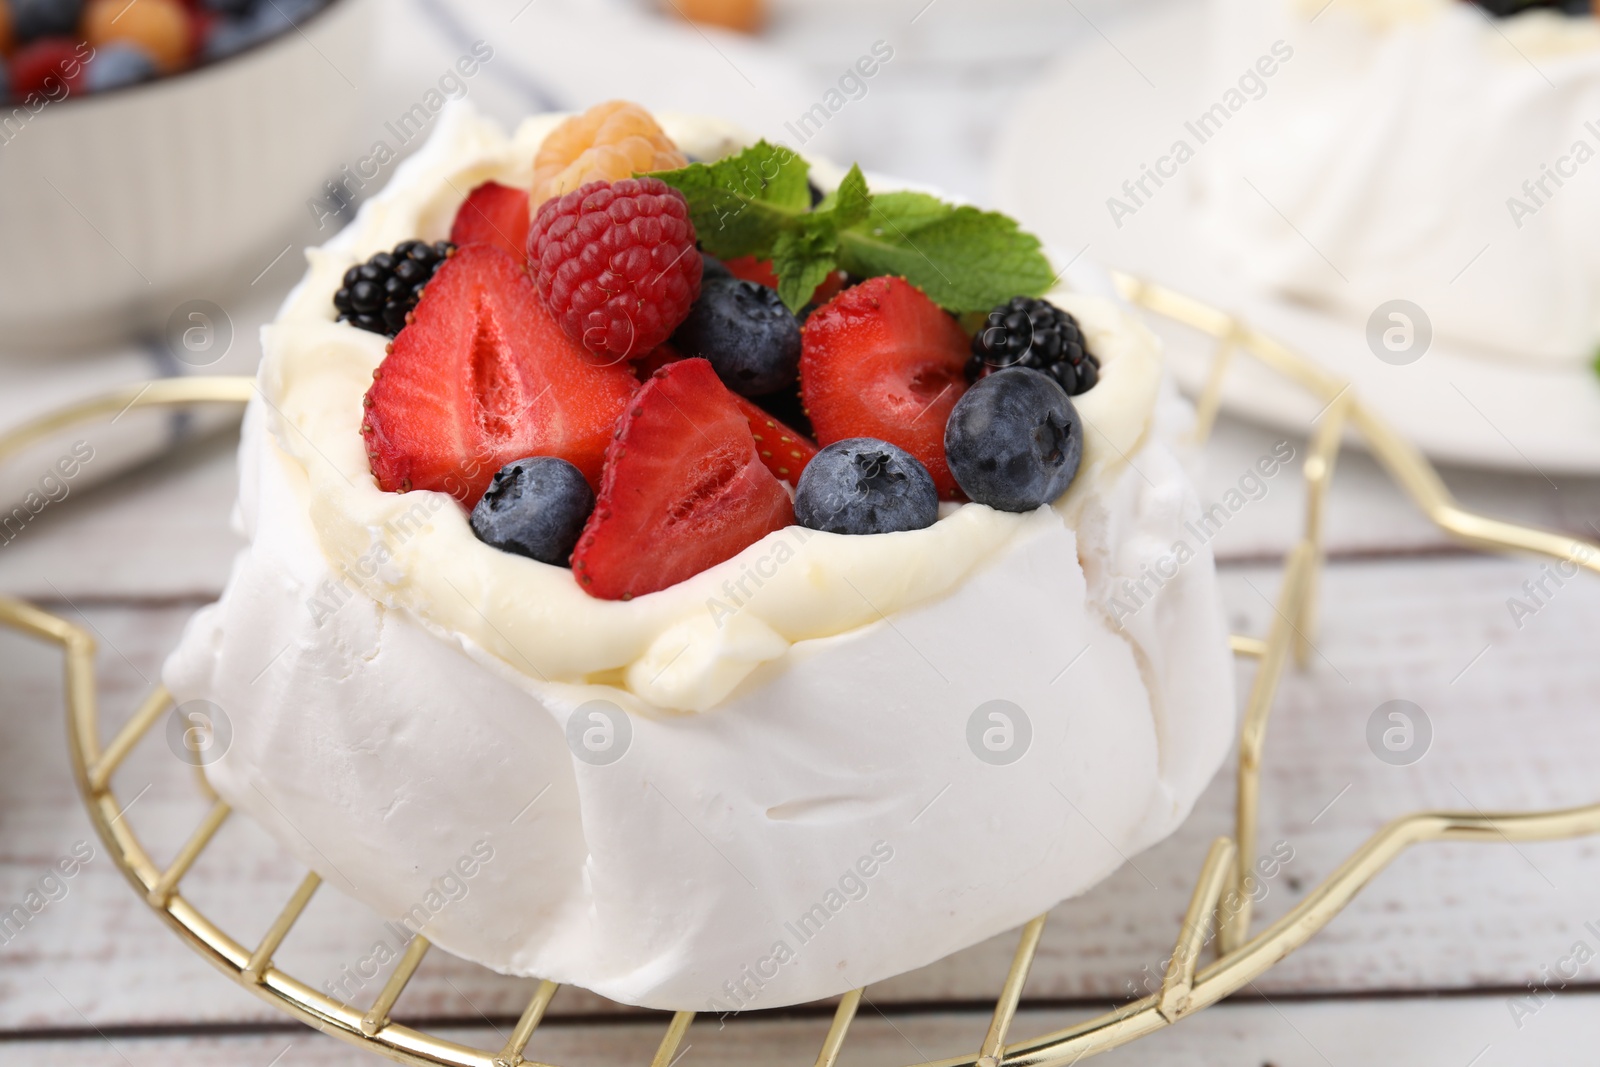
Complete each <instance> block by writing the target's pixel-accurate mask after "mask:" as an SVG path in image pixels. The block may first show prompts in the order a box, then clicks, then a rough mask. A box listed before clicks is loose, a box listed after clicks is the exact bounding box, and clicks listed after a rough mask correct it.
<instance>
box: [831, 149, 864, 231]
mask: <svg viewBox="0 0 1600 1067" xmlns="http://www.w3.org/2000/svg"><path fill="white" fill-rule="evenodd" d="M817 206H818V208H819V209H821V208H822V207H823V206H824V205H822V204H819V205H817ZM826 206H827V207H828V208H829V209H830V210H831V211H832V213H833V221H834V224H835V225H837V226H838V227H839V229H841V230H847V229H849V228H850V227H851V226H854V225H856V224H857V223H861V222H865V221H866V219H867V216H868V215H869V214H871V212H872V194H871V193H870V192H868V191H867V179H866V178H865V177H864V176H863V175H862V173H861V168H860V167H859V166H856V165H854V164H852V165H851V167H850V173H849V174H846V175H845V176H844V181H842V182H840V183H839V188H837V189H835V190H834V191H833V192H832V193H830V194H828V203H827V205H826Z"/></svg>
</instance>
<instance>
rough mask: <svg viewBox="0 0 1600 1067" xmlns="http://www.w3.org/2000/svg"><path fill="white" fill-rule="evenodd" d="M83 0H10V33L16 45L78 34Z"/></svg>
mask: <svg viewBox="0 0 1600 1067" xmlns="http://www.w3.org/2000/svg"><path fill="white" fill-rule="evenodd" d="M82 15H83V0H11V33H12V36H13V37H14V38H15V39H16V42H17V44H19V45H23V44H27V43H28V42H29V41H37V40H39V39H41V38H44V37H71V36H72V35H73V34H75V33H77V32H78V19H79V18H80V17H81V16H82Z"/></svg>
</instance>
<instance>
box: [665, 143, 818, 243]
mask: <svg viewBox="0 0 1600 1067" xmlns="http://www.w3.org/2000/svg"><path fill="white" fill-rule="evenodd" d="M809 170H810V166H809V164H807V163H806V161H805V160H803V159H801V158H800V157H799V156H797V155H795V153H794V152H792V151H790V150H789V149H787V148H784V147H782V146H781V145H776V146H775V145H771V144H768V143H767V142H766V141H761V142H759V143H757V144H755V145H752V146H751V147H749V148H746V149H745V150H744V151H743V152H740V153H739V154H738V155H736V156H729V157H727V158H726V159H719V160H717V161H716V162H715V163H691V164H689V166H687V167H684V168H683V169H681V170H670V171H660V172H658V173H656V174H654V175H652V177H655V178H660V179H661V180H662V181H664V182H666V183H667V184H668V185H670V186H672V187H673V188H674V189H676V190H678V191H679V192H680V193H682V194H683V196H684V199H686V200H688V202H689V217H690V219H691V220H693V222H694V228H695V234H696V235H697V236H698V237H699V239H700V244H701V245H702V246H703V247H704V248H705V250H706V251H707V252H710V253H711V254H712V255H714V256H719V257H722V258H724V259H731V258H733V257H736V256H757V257H759V258H761V259H766V258H767V257H769V256H770V255H772V253H773V248H774V246H775V245H776V244H777V241H778V235H779V234H780V233H781V232H782V231H783V229H784V226H785V225H786V224H787V223H788V222H789V221H790V220H792V219H794V218H796V217H799V216H802V215H805V214H806V213H807V211H808V210H809V208H810V206H811V193H810V190H809V188H808V187H807V185H806V173H807V172H808V171H809Z"/></svg>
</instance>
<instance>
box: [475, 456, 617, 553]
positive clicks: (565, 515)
mask: <svg viewBox="0 0 1600 1067" xmlns="http://www.w3.org/2000/svg"><path fill="white" fill-rule="evenodd" d="M593 510H594V492H593V490H591V489H590V488H589V483H588V482H586V481H584V479H583V475H582V474H581V473H579V471H578V468H577V467H574V466H573V465H572V464H570V463H568V462H567V461H566V460H564V459H558V458H557V457H555V456H534V457H532V458H531V459H519V460H517V461H516V462H515V463H507V464H506V465H505V466H504V467H501V468H500V469H499V470H498V471H497V472H495V476H494V481H493V482H491V483H489V488H488V490H487V491H486V492H485V493H484V494H483V499H482V500H479V501H478V506H477V507H475V508H473V509H472V532H473V533H475V534H477V535H478V540H480V541H482V542H484V543H485V544H490V545H493V546H494V547H495V548H498V549H502V550H504V551H506V552H512V553H515V554H516V555H519V556H527V557H529V558H530V559H536V560H538V561H539V562H541V563H551V564H554V565H555V566H557V567H565V566H567V565H568V563H567V561H568V558H569V557H570V556H571V555H572V549H573V547H574V546H575V545H577V543H578V534H580V533H582V532H583V524H584V523H585V522H586V521H588V518H589V512H591V511H593Z"/></svg>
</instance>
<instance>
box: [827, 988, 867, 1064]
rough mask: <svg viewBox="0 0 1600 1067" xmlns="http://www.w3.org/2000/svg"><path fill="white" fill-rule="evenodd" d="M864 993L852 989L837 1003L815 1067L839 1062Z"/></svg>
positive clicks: (861, 990)
mask: <svg viewBox="0 0 1600 1067" xmlns="http://www.w3.org/2000/svg"><path fill="white" fill-rule="evenodd" d="M865 992H866V990H865V989H852V990H851V991H850V992H848V993H846V994H845V995H844V997H843V998H842V999H841V1000H840V1001H839V1007H838V1008H836V1009H835V1010H834V1013H833V1022H832V1023H831V1024H830V1025H829V1026H828V1036H827V1037H826V1038H824V1039H823V1041H822V1051H821V1052H819V1053H817V1062H816V1067H834V1064H836V1063H838V1062H839V1053H840V1051H842V1050H843V1049H844V1039H845V1037H846V1036H847V1035H848V1034H849V1033H850V1023H851V1022H852V1021H854V1020H855V1017H856V1010H857V1009H858V1008H860V1007H861V995H862V994H863V993H865Z"/></svg>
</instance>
